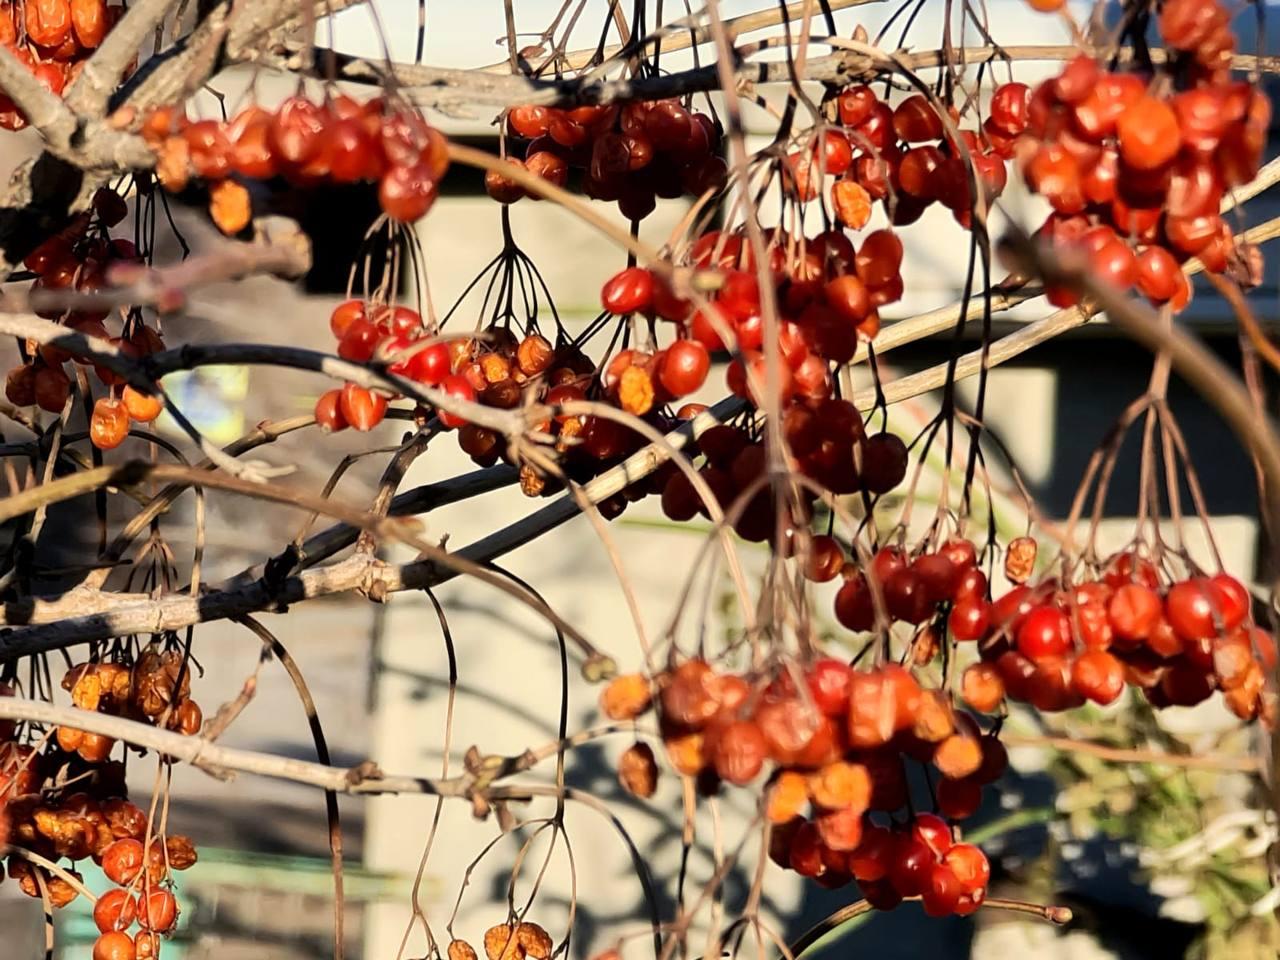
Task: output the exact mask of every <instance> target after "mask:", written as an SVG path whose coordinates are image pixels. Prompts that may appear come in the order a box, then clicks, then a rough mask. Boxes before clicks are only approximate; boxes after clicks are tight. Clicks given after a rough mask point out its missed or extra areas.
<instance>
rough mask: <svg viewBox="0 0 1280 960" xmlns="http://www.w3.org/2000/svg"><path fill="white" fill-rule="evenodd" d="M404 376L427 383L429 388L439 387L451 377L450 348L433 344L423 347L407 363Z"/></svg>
mask: <svg viewBox="0 0 1280 960" xmlns="http://www.w3.org/2000/svg"><path fill="white" fill-rule="evenodd" d="M404 374H405V376H407V377H408V378H409V379H410V380H414V381H416V382H418V383H425V384H426V385H427V386H429V387H434V386H438V385H439V384H441V383H443V382H444V379H445V377H447V376H448V375H449V347H448V345H447V344H444V343H433V344H432V345H431V346H429V347H422V348H421V349H419V350H417V351H415V352H414V354H413V355H412V356H410V357H409V359H408V360H407V361H405V367H404Z"/></svg>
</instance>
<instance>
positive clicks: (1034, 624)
mask: <svg viewBox="0 0 1280 960" xmlns="http://www.w3.org/2000/svg"><path fill="white" fill-rule="evenodd" d="M1018 649H1019V650H1020V651H1021V652H1022V653H1023V654H1024V655H1026V656H1028V657H1031V658H1032V659H1033V660H1034V659H1038V658H1041V657H1046V656H1055V655H1061V654H1064V653H1066V652H1067V651H1069V650H1070V649H1071V621H1070V620H1069V619H1067V615H1066V614H1065V613H1063V612H1062V611H1061V610H1058V609H1057V608H1056V607H1036V608H1035V609H1033V610H1032V611H1031V612H1030V613H1028V614H1027V615H1026V617H1025V618H1024V619H1023V621H1022V625H1021V626H1020V627H1019V628H1018Z"/></svg>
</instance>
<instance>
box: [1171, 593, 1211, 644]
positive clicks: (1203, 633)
mask: <svg viewBox="0 0 1280 960" xmlns="http://www.w3.org/2000/svg"><path fill="white" fill-rule="evenodd" d="M1164 613H1165V617H1166V618H1167V619H1168V620H1169V623H1170V625H1171V626H1172V627H1173V629H1174V631H1175V632H1176V633H1177V634H1178V636H1180V637H1182V638H1183V639H1184V640H1200V639H1207V638H1209V637H1213V636H1215V635H1216V634H1217V632H1218V629H1217V626H1216V625H1215V623H1214V605H1213V592H1212V591H1211V590H1210V588H1209V582H1208V581H1207V580H1203V579H1195V580H1185V581H1183V582H1181V583H1175V584H1174V585H1173V586H1172V587H1170V588H1169V593H1168V594H1167V595H1166V596H1165V600H1164Z"/></svg>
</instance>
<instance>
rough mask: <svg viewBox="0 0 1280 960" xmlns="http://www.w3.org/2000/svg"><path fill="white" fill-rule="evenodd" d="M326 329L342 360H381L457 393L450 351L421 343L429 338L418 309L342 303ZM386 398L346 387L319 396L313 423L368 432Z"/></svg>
mask: <svg viewBox="0 0 1280 960" xmlns="http://www.w3.org/2000/svg"><path fill="white" fill-rule="evenodd" d="M329 329H330V331H332V333H333V335H334V337H336V338H337V340H338V356H340V357H342V358H343V359H344V360H350V361H351V362H353V363H369V362H370V361H376V362H381V363H384V364H385V365H386V367H387V370H388V372H390V373H394V374H396V375H398V376H401V377H407V378H408V379H410V380H415V381H417V382H418V383H423V384H426V385H427V386H431V387H443V388H444V389H445V390H448V391H449V392H451V393H456V392H458V390H459V389H461V388H460V387H458V386H457V385H455V384H453V383H452V382H450V381H451V378H450V373H449V350H448V347H447V346H446V345H445V344H444V343H439V342H424V341H429V340H430V338H429V336H428V332H427V329H426V327H425V326H424V325H423V322H422V316H421V314H419V313H418V311H416V310H411V309H410V308H408V307H393V306H387V305H385V304H374V303H366V302H365V301H363V300H346V301H344V302H342V303H340V304H338V305H337V306H336V307H334V309H333V313H331V314H330V315H329ZM389 399H391V397H390V395H389V394H387V393H386V392H383V391H378V390H368V389H366V388H364V387H361V386H359V385H357V384H354V383H348V384H346V385H345V386H343V387H341V388H338V389H334V390H330V391H328V392H327V393H324V394H322V395H321V396H320V399H319V400H317V401H316V410H315V413H316V422H317V423H318V424H319V425H320V426H321V427H322V428H323V429H324V430H326V431H329V432H335V431H338V430H345V429H346V428H347V427H353V428H354V429H356V430H372V429H373V428H374V427H376V426H377V425H378V424H379V423H381V422H382V419H383V417H385V416H386V413H387V402H388V400H389ZM467 399H471V397H468V398H467ZM442 422H443V421H442Z"/></svg>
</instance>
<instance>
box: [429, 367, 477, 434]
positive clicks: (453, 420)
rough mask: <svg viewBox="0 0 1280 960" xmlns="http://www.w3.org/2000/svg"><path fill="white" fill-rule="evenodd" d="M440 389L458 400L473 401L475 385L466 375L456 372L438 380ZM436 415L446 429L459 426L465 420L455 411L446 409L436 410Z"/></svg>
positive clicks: (465, 420)
mask: <svg viewBox="0 0 1280 960" xmlns="http://www.w3.org/2000/svg"><path fill="white" fill-rule="evenodd" d="M440 389H441V390H443V391H444V392H445V393H447V394H449V395H450V396H452V397H456V398H457V399H459V400H466V401H469V402H475V399H476V390H475V387H473V386H472V385H471V383H470V382H469V381H468V380H467V378H466V377H463V376H459V375H458V374H450V375H449V376H447V377H445V378H444V379H443V380H441V381H440ZM436 416H437V417H439V418H440V424H441V426H443V427H444V428H445V429H446V430H454V429H457V428H458V427H461V426H462V425H463V424H464V423H466V422H467V419H466V418H465V417H460V416H458V415H457V414H456V413H450V412H449V411H448V410H437V411H436Z"/></svg>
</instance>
